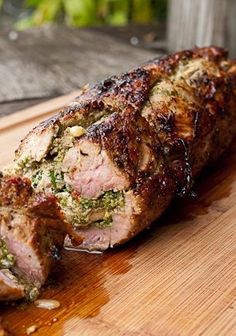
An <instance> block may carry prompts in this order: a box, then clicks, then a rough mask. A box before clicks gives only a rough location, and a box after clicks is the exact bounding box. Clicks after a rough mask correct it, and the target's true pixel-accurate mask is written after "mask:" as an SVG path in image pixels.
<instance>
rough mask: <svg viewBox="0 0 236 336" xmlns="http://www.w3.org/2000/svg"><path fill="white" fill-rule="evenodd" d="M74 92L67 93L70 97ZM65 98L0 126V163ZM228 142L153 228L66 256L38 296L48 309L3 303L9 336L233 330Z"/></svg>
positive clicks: (235, 285) (169, 335)
mask: <svg viewBox="0 0 236 336" xmlns="http://www.w3.org/2000/svg"><path fill="white" fill-rule="evenodd" d="M73 95H74V94H72V96H73ZM70 99H71V95H70V96H66V97H63V98H58V99H56V100H53V101H51V102H47V103H44V104H43V105H41V106H36V107H34V108H32V109H28V110H26V111H24V112H21V113H18V114H15V115H12V116H11V117H9V118H5V119H3V118H2V119H1V126H0V127H1V128H0V132H1V133H0V164H1V165H5V164H8V163H9V162H10V160H11V158H12V151H13V148H15V147H16V146H17V142H18V140H19V139H20V138H22V137H23V136H24V134H25V132H26V131H27V130H28V129H29V128H31V127H32V126H33V125H34V124H35V123H36V122H38V121H39V120H40V119H42V118H45V117H46V116H47V115H48V114H50V113H52V112H55V110H57V109H58V108H59V107H60V106H61V105H62V104H63V103H66V101H67V100H70ZM235 150H236V143H235V142H234V143H233V144H232V146H231V148H230V149H229V150H228V152H227V153H226V154H225V155H224V157H222V158H221V160H220V161H219V163H218V164H217V165H215V166H214V167H212V168H211V169H208V170H207V171H205V173H204V174H203V175H202V176H201V177H200V178H199V180H198V181H197V184H196V187H195V189H196V192H197V194H198V196H197V197H196V198H195V199H181V200H178V201H176V202H174V204H172V206H171V207H170V208H169V210H168V211H167V213H166V214H165V215H164V216H163V217H162V218H161V219H159V221H157V222H156V224H154V225H153V228H152V229H151V230H148V231H146V232H144V233H143V234H142V235H140V236H139V237H137V238H136V239H134V240H133V241H131V242H130V243H128V244H127V245H125V246H123V247H122V248H119V249H115V250H112V251H109V252H107V253H104V254H103V255H94V254H86V253H79V252H71V251H65V252H64V254H63V258H62V261H61V265H60V266H59V267H58V269H57V270H56V271H55V274H54V275H53V276H52V279H51V280H50V284H49V286H48V287H47V288H45V290H44V292H43V293H42V297H44V298H54V299H57V300H59V301H60V303H61V307H60V308H58V309H57V310H53V311H47V310H42V309H38V308H35V307H34V305H33V304H30V305H28V306H26V307H25V308H24V309H22V308H20V307H17V306H6V305H2V306H1V308H0V314H1V316H2V317H3V319H4V321H5V323H6V324H7V325H8V327H9V330H10V331H12V333H14V335H17V336H18V335H25V334H26V329H27V328H28V327H29V326H31V325H37V327H38V330H37V332H35V334H33V335H52V336H100V335H101V336H110V335H115V336H126V335H127V336H138V335H141V336H185V335H188V336H194V335H195V336H197V335H206V336H209V335H210V336H216V335H217V336H218V335H224V336H225V335H227V336H229V335H232V336H233V335H235V330H236V304H235V297H236V225H235V224H236V155H235Z"/></svg>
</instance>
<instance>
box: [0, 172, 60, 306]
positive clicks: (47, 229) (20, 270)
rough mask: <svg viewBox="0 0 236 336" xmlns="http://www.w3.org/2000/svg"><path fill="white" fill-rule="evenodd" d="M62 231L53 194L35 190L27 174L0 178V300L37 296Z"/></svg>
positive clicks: (47, 272) (57, 249) (56, 250)
mask: <svg viewBox="0 0 236 336" xmlns="http://www.w3.org/2000/svg"><path fill="white" fill-rule="evenodd" d="M65 231H66V225H65V224H64V222H63V216H62V214H61V213H60V211H59V208H58V205H57V202H56V199H55V197H54V196H47V195H44V194H41V193H35V192H34V190H33V189H32V187H31V183H30V181H29V180H28V179H26V178H23V179H22V178H19V177H14V176H13V177H12V176H5V177H3V176H2V177H1V178H0V300H12V299H19V298H23V297H25V296H26V297H27V298H29V299H34V298H35V296H37V294H38V293H39V289H40V287H41V286H42V285H43V284H44V283H45V281H46V279H47V277H48V274H49V271H50V269H51V266H52V263H53V262H54V258H55V257H57V256H58V253H59V250H60V248H61V247H62V246H63V242H64V238H65Z"/></svg>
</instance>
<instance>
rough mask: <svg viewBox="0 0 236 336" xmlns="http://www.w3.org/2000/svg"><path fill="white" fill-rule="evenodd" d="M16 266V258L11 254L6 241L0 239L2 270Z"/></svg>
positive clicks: (0, 263)
mask: <svg viewBox="0 0 236 336" xmlns="http://www.w3.org/2000/svg"><path fill="white" fill-rule="evenodd" d="M14 265H15V257H14V256H13V255H12V254H11V253H10V252H9V250H8V248H7V245H6V243H5V242H4V240H2V239H0V268H11V267H13V266H14Z"/></svg>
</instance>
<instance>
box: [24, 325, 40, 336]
mask: <svg viewBox="0 0 236 336" xmlns="http://www.w3.org/2000/svg"><path fill="white" fill-rule="evenodd" d="M37 329H38V327H37V326H36V325H35V324H34V325H32V326H30V327H28V328H27V329H26V334H27V335H31V334H33V333H34V332H35V331H37Z"/></svg>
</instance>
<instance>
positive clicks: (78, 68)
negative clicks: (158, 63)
mask: <svg viewBox="0 0 236 336" xmlns="http://www.w3.org/2000/svg"><path fill="white" fill-rule="evenodd" d="M17 34H18V35H17V39H16V40H9V39H8V38H7V36H6V34H1V32H0V84H1V85H0V103H2V102H7V101H9V102H12V101H16V100H17V101H20V100H22V99H23V100H25V99H36V98H42V97H43V98H47V99H49V97H54V96H57V95H60V94H65V93H67V92H70V91H72V90H76V89H78V88H80V87H81V86H82V85H84V84H86V83H95V82H97V81H99V80H102V79H104V78H106V77H108V76H111V75H113V74H116V73H120V72H123V71H127V70H128V69H130V68H132V67H134V66H136V65H137V64H140V63H143V62H144V61H147V60H148V59H150V58H153V57H155V56H158V53H157V52H156V53H154V52H151V51H150V50H144V49H141V48H137V47H133V46H131V45H128V44H125V43H124V42H123V41H120V40H119V39H117V38H114V36H112V35H110V36H109V35H108V34H105V33H101V32H99V30H95V29H94V30H92V29H70V28H65V27H58V26H45V27H40V28H33V29H29V30H27V31H22V32H18V33H17ZM159 55H160V53H159ZM0 114H1V109H0Z"/></svg>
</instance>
